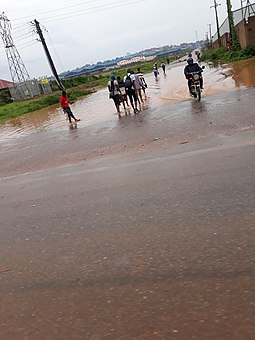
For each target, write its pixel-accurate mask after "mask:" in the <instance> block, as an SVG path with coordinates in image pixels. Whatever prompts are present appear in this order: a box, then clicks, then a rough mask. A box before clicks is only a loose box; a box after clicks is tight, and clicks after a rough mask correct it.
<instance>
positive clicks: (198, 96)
mask: <svg viewBox="0 0 255 340" xmlns="http://www.w3.org/2000/svg"><path fill="white" fill-rule="evenodd" d="M200 100H201V89H200V87H199V88H197V101H198V102H200Z"/></svg>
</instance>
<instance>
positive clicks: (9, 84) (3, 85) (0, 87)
mask: <svg viewBox="0 0 255 340" xmlns="http://www.w3.org/2000/svg"><path fill="white" fill-rule="evenodd" d="M8 87H13V82H11V81H8V80H3V79H0V90H3V89H7V88H8Z"/></svg>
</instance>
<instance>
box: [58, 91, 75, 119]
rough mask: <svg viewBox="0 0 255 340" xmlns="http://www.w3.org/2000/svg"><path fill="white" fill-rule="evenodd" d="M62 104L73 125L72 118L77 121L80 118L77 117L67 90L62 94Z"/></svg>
mask: <svg viewBox="0 0 255 340" xmlns="http://www.w3.org/2000/svg"><path fill="white" fill-rule="evenodd" d="M59 101H60V104H61V107H62V109H63V111H64V112H65V113H66V114H67V116H68V120H69V124H70V125H72V119H73V120H74V121H75V122H79V121H80V119H79V118H75V116H74V114H73V112H72V110H71V108H70V106H69V104H71V103H70V102H69V100H68V96H67V93H66V91H62V95H61V96H60V99H59Z"/></svg>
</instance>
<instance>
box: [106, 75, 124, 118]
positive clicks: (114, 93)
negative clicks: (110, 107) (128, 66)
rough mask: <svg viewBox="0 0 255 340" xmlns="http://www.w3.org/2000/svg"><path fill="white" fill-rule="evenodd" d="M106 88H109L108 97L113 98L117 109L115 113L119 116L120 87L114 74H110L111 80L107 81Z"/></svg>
mask: <svg viewBox="0 0 255 340" xmlns="http://www.w3.org/2000/svg"><path fill="white" fill-rule="evenodd" d="M108 90H109V98H110V99H112V100H113V102H114V105H115V107H116V110H117V114H118V116H119V117H121V114H120V94H121V93H120V89H119V84H118V81H117V80H116V79H115V75H114V74H112V75H111V80H110V81H109V82H108Z"/></svg>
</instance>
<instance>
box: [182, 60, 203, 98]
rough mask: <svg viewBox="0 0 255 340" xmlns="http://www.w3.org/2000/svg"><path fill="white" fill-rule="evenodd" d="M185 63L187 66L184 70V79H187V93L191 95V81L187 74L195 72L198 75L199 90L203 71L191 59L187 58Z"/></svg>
mask: <svg viewBox="0 0 255 340" xmlns="http://www.w3.org/2000/svg"><path fill="white" fill-rule="evenodd" d="M187 63H188V65H186V66H185V68H184V75H185V77H186V79H188V88H189V92H190V94H192V93H191V85H192V79H190V75H189V73H192V72H197V73H198V74H199V75H200V88H201V89H203V77H202V72H203V69H202V68H201V67H200V66H199V65H198V64H197V63H194V60H193V58H188V59H187Z"/></svg>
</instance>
